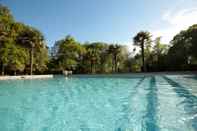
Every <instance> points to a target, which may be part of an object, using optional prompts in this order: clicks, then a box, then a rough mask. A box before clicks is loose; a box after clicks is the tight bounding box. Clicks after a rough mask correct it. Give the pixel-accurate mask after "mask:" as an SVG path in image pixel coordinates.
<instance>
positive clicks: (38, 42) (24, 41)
mask: <svg viewBox="0 0 197 131" xmlns="http://www.w3.org/2000/svg"><path fill="white" fill-rule="evenodd" d="M17 44H19V45H20V46H22V47H24V48H26V49H28V50H29V54H30V55H29V56H30V75H32V73H33V70H34V67H33V66H34V61H35V60H34V58H35V56H37V53H38V52H41V51H45V52H47V50H46V49H47V47H46V45H45V44H44V36H43V35H42V34H41V32H40V31H38V30H37V29H35V28H32V27H29V26H25V27H24V29H23V30H22V31H21V32H20V33H19V35H18V38H17ZM35 53H36V54H35ZM43 54H44V53H43ZM44 55H45V57H47V56H46V54H44ZM38 59H40V58H38ZM40 60H41V59H40ZM44 61H45V60H44Z"/></svg>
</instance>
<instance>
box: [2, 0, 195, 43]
mask: <svg viewBox="0 0 197 131" xmlns="http://www.w3.org/2000/svg"><path fill="white" fill-rule="evenodd" d="M0 2H1V3H3V4H4V5H6V6H8V7H9V8H10V9H11V11H12V14H13V15H14V17H15V19H16V20H17V21H20V22H23V23H25V24H28V25H31V26H34V27H36V28H38V29H39V30H40V31H42V32H43V34H44V36H45V39H46V41H47V43H48V45H49V46H52V45H53V44H54V42H55V41H56V40H59V39H62V38H64V37H65V36H66V35H68V34H70V35H72V36H74V37H75V38H76V39H77V40H78V41H80V42H86V41H90V42H93V41H104V42H110V43H112V42H113V43H122V44H127V45H131V44H132V38H133V36H134V35H135V34H136V33H137V32H138V31H141V30H148V31H150V32H151V33H152V34H153V38H155V37H156V36H160V35H161V36H163V37H162V40H163V42H165V43H168V42H169V40H171V39H172V37H173V35H175V34H176V33H178V32H179V31H180V30H182V29H185V28H186V27H188V26H189V25H191V24H194V23H197V1H196V0H0Z"/></svg>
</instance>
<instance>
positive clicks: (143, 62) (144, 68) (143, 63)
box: [141, 42, 146, 72]
mask: <svg viewBox="0 0 197 131" xmlns="http://www.w3.org/2000/svg"><path fill="white" fill-rule="evenodd" d="M141 48H142V66H143V72H146V66H145V60H144V42H142V43H141Z"/></svg>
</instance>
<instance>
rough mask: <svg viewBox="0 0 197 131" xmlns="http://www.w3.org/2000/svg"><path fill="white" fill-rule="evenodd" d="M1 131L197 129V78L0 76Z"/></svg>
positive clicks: (167, 130)
mask: <svg viewBox="0 0 197 131" xmlns="http://www.w3.org/2000/svg"><path fill="white" fill-rule="evenodd" d="M0 131H197V78H196V77H195V76H146V77H145V76H144V77H131V76H127V77H109V78H108V77H104V78H102V77H73V78H68V79H65V78H63V77H59V78H53V79H47V80H14V81H13V80H12V81H0Z"/></svg>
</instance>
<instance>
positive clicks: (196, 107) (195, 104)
mask: <svg viewBox="0 0 197 131" xmlns="http://www.w3.org/2000/svg"><path fill="white" fill-rule="evenodd" d="M163 78H164V79H165V80H166V81H167V82H168V83H169V84H170V85H171V86H172V87H174V88H173V90H174V91H175V92H176V94H177V95H178V96H179V97H182V98H185V99H184V101H183V102H182V103H181V104H184V107H185V108H186V109H187V110H185V111H186V112H187V113H188V114H189V115H194V116H195V115H196V114H197V97H196V96H195V95H193V94H192V93H190V92H189V90H187V88H186V87H184V86H182V85H180V84H179V83H178V82H175V81H174V80H172V79H170V78H168V77H166V76H163ZM192 127H193V128H194V130H195V131H197V117H194V119H192Z"/></svg>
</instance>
